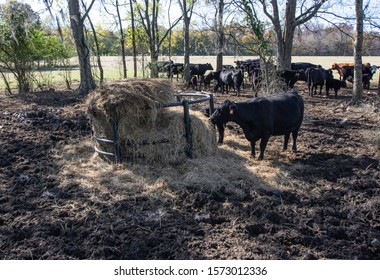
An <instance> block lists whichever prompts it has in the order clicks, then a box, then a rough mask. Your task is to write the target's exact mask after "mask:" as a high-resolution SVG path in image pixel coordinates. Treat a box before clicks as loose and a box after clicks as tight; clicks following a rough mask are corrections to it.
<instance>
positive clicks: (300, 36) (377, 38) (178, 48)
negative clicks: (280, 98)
mask: <svg viewBox="0 0 380 280" xmlns="http://www.w3.org/2000/svg"><path fill="white" fill-rule="evenodd" d="M96 30H97V35H98V40H99V46H100V49H99V51H100V55H102V56H115V55H120V36H119V34H118V33H115V32H113V31H109V30H106V29H104V28H103V27H101V26H98V27H97V28H96ZM164 31H165V30H162V32H164ZM68 32H69V30H68ZM125 34H126V41H125V51H126V55H128V56H132V55H133V49H132V43H131V42H132V39H131V37H132V35H131V34H132V30H130V29H127V30H125ZM135 34H137V36H138V38H139V39H138V46H137V48H138V53H140V54H145V55H148V47H147V44H148V42H144V40H145V38H144V33H143V30H139V28H136V30H135ZM225 35H226V40H225V46H224V50H223V53H224V55H229V56H231V55H239V56H249V55H253V56H254V55H256V54H255V53H254V52H253V51H252V47H251V46H250V45H249V44H250V43H249V39H247V38H249V34H247V32H246V30H245V28H244V27H242V26H238V27H237V26H226V27H225ZM87 36H88V41H89V45H90V46H94V40H93V35H92V33H90V32H88V33H87ZM266 36H267V38H274V36H275V35H274V34H271V33H270V32H268V33H267V34H266ZM353 36H354V30H353V27H352V26H350V25H345V26H340V27H339V29H338V28H330V27H329V28H320V27H318V28H315V27H314V28H310V27H306V26H305V27H303V28H302V29H299V30H298V31H297V32H296V36H295V38H294V41H293V42H294V47H293V55H295V56H352V55H353V47H354V46H353ZM272 44H273V51H274V50H275V42H274V40H273V42H272ZM183 49H184V41H183V32H182V30H178V29H177V30H173V31H172V33H171V36H169V37H168V38H167V39H166V40H165V41H164V43H163V44H162V45H161V50H160V54H161V55H165V56H168V55H172V56H181V55H183ZM216 49H217V47H216V35H215V32H213V31H212V30H209V29H203V30H196V29H192V30H190V54H191V55H199V56H208V55H215V54H216ZM363 55H364V56H379V55H380V34H379V33H375V32H373V33H365V34H364V44H363Z"/></svg>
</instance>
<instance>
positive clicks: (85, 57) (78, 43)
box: [68, 0, 96, 95]
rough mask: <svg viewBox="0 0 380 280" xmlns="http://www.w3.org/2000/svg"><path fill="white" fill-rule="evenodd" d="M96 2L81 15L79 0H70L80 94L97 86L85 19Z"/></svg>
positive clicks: (84, 93) (78, 91)
mask: <svg viewBox="0 0 380 280" xmlns="http://www.w3.org/2000/svg"><path fill="white" fill-rule="evenodd" d="M94 2H95V0H92V2H91V4H90V6H89V8H88V9H87V11H86V12H85V14H84V15H83V16H81V13H80V7H79V0H68V5H69V14H70V26H71V31H72V35H73V38H74V42H75V47H76V50H77V55H78V60H79V70H80V71H79V72H80V85H79V87H78V89H77V90H76V92H77V93H78V94H80V95H86V94H87V93H88V92H89V91H90V90H93V89H95V88H96V84H95V81H94V78H93V76H92V72H91V63H90V50H89V48H88V46H87V42H86V39H85V36H84V21H85V19H86V17H87V15H88V13H89V11H90V10H91V7H92V5H93V4H94Z"/></svg>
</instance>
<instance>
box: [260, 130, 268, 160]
mask: <svg viewBox="0 0 380 280" xmlns="http://www.w3.org/2000/svg"><path fill="white" fill-rule="evenodd" d="M268 140H269V136H263V137H262V138H261V141H260V155H259V158H258V159H259V160H262V159H264V151H265V148H266V147H267V144H268Z"/></svg>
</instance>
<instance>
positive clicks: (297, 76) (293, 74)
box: [280, 69, 306, 88]
mask: <svg viewBox="0 0 380 280" xmlns="http://www.w3.org/2000/svg"><path fill="white" fill-rule="evenodd" d="M280 77H281V78H282V79H283V80H284V81H285V84H286V86H287V87H288V88H293V87H294V84H295V83H296V82H297V81H306V74H305V71H304V70H303V69H301V70H284V71H282V72H281V73H280Z"/></svg>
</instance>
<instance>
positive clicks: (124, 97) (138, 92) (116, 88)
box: [87, 79, 217, 163]
mask: <svg viewBox="0 0 380 280" xmlns="http://www.w3.org/2000/svg"><path fill="white" fill-rule="evenodd" d="M174 101H175V91H174V89H173V88H172V86H171V83H170V82H169V81H167V80H160V79H131V80H125V81H122V82H116V83H112V84H110V85H106V86H104V87H103V88H102V89H99V90H97V91H94V92H93V93H91V94H90V95H89V98H88V100H87V104H88V114H89V116H90V119H91V121H92V126H93V130H94V131H95V134H96V135H97V136H100V137H103V138H106V139H110V140H113V139H114V136H113V133H114V132H113V128H112V124H111V122H112V121H114V122H115V123H117V125H118V127H117V128H118V135H117V138H118V143H119V145H120V150H121V154H122V158H123V159H124V160H125V159H127V160H132V161H136V160H140V159H141V160H142V161H144V162H147V163H151V162H164V163H167V162H173V161H178V160H181V159H184V158H185V157H186V154H185V152H186V151H187V149H188V143H187V140H186V137H185V124H184V113H183V107H182V106H179V107H168V108H163V107H162V106H163V105H164V104H167V103H171V102H174ZM190 123H191V134H192V143H193V157H194V158H196V157H201V156H207V155H210V154H213V153H215V151H216V147H217V145H216V140H215V139H216V136H215V129H214V127H213V125H211V124H210V122H209V121H208V119H207V118H206V117H205V116H204V115H203V114H202V113H200V112H198V111H193V110H190ZM96 146H97V147H98V148H100V149H101V150H103V151H106V152H114V150H113V145H112V144H109V143H102V142H97V143H96Z"/></svg>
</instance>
